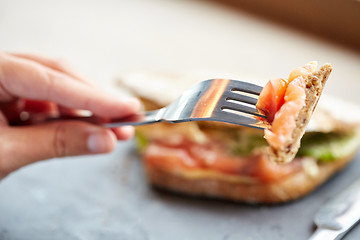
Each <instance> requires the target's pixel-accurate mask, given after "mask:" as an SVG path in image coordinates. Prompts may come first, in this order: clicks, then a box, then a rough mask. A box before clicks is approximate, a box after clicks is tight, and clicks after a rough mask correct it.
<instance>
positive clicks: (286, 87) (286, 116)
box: [256, 62, 317, 149]
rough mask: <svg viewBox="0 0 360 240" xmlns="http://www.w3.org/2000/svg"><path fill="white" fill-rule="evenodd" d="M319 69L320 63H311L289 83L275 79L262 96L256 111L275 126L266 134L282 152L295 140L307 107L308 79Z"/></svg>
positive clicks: (289, 80) (265, 88) (289, 79)
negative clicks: (297, 121) (297, 123)
mask: <svg viewBox="0 0 360 240" xmlns="http://www.w3.org/2000/svg"><path fill="white" fill-rule="evenodd" d="M316 66H317V63H316V62H310V63H308V64H306V65H305V66H303V67H299V68H296V69H294V70H293V71H292V72H291V73H290V75H289V78H288V79H282V78H276V79H272V80H270V81H269V82H268V83H267V84H266V85H265V87H264V89H263V90H262V92H261V93H260V96H259V99H258V103H257V105H256V107H257V108H258V110H259V111H260V113H262V114H264V115H265V116H266V117H267V119H266V121H267V122H269V123H270V124H271V128H270V129H267V130H265V138H266V140H267V141H268V143H269V145H270V146H272V147H274V148H277V149H279V148H282V147H284V145H285V144H286V142H287V141H288V140H289V139H290V138H291V134H292V132H293V130H294V128H295V127H296V122H295V121H296V118H297V116H298V114H299V112H300V110H301V108H302V107H304V105H305V97H306V94H305V87H306V78H307V76H308V75H309V74H311V73H312V72H314V71H315V68H316Z"/></svg>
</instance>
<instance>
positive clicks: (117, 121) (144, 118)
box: [10, 109, 164, 128]
mask: <svg viewBox="0 0 360 240" xmlns="http://www.w3.org/2000/svg"><path fill="white" fill-rule="evenodd" d="M163 111H164V110H163V109H159V110H155V111H148V112H143V113H138V114H134V115H131V116H127V117H124V118H114V119H111V118H103V117H98V116H72V115H65V116H43V115H42V116H40V117H38V118H35V120H32V119H31V118H30V119H26V120H21V119H17V120H16V121H13V122H11V123H10V125H12V126H24V125H32V124H40V123H44V122H53V121H58V120H73V121H83V122H88V123H93V124H97V125H102V126H104V127H108V128H115V127H121V126H127V125H130V126H139V125H145V124H151V123H156V122H161V121H163V120H162V118H161V116H162V112H163Z"/></svg>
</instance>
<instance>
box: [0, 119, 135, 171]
mask: <svg viewBox="0 0 360 240" xmlns="http://www.w3.org/2000/svg"><path fill="white" fill-rule="evenodd" d="M0 131H1V135H0V143H1V144H0V177H1V175H3V177H4V176H5V175H7V174H8V173H10V172H12V171H14V170H16V169H18V168H20V167H22V166H24V165H27V164H30V163H33V162H36V161H39V160H44V159H48V158H54V157H64V156H76V155H83V154H97V153H107V152H110V151H112V150H113V149H114V147H115V145H116V136H115V134H114V133H113V132H112V131H111V130H109V129H105V128H102V127H99V126H96V125H92V124H88V123H83V122H76V121H64V122H56V123H51V124H44V125H36V126H28V127H19V128H9V127H3V128H2V129H0ZM126 131H127V130H125V132H123V133H122V135H121V136H120V137H122V138H123V139H126V138H128V137H130V135H129V134H128V133H126Z"/></svg>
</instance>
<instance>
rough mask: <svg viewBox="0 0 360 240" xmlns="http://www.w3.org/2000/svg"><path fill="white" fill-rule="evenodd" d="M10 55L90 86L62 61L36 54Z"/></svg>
mask: <svg viewBox="0 0 360 240" xmlns="http://www.w3.org/2000/svg"><path fill="white" fill-rule="evenodd" d="M10 55H12V56H15V57H18V58H24V59H28V60H32V61H35V62H37V63H40V64H42V65H44V66H46V67H48V68H51V69H53V70H55V71H58V72H62V73H65V74H67V75H69V76H70V77H73V78H74V79H78V80H80V81H83V82H84V83H86V84H90V83H89V82H87V81H86V80H85V78H84V77H81V76H80V75H79V74H78V73H77V72H76V71H75V70H74V69H73V67H72V66H71V65H70V64H68V63H67V62H65V61H64V60H59V59H57V60H56V59H53V58H49V57H45V56H40V55H36V54H26V53H10Z"/></svg>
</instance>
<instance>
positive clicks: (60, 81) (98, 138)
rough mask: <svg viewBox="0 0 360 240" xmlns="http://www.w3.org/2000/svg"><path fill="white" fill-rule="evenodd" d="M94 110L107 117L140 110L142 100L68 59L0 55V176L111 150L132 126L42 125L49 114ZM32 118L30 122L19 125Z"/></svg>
mask: <svg viewBox="0 0 360 240" xmlns="http://www.w3.org/2000/svg"><path fill="white" fill-rule="evenodd" d="M78 110H89V111H91V112H92V113H93V114H94V115H96V116H99V117H104V118H121V117H124V116H127V115H131V114H134V113H136V112H137V111H138V110H139V102H138V100H137V99H134V98H118V97H116V96H111V95H109V94H107V93H104V92H102V91H101V90H99V88H97V87H95V86H93V85H91V84H90V83H88V82H86V81H85V80H83V78H81V77H79V76H78V75H77V74H75V73H74V72H73V71H72V70H71V68H70V67H69V66H67V65H66V64H64V63H63V62H60V61H56V60H53V59H48V58H45V57H40V56H35V55H28V54H8V53H0V179H1V178H3V177H5V176H6V175H8V174H9V173H11V172H12V171H14V170H16V169H18V168H20V167H22V166H24V165H27V164H30V163H33V162H36V161H39V160H44V159H49V158H54V157H64V156H75V155H82V154H94V153H106V152H110V151H112V150H113V149H114V147H115V144H116V140H117V139H119V140H125V139H128V138H130V137H131V136H132V134H133V128H132V127H121V128H116V129H111V130H110V129H106V128H103V127H101V126H98V125H93V124H89V123H85V122H80V121H55V122H51V123H41V121H42V120H43V119H45V118H47V117H49V116H56V117H59V116H61V115H62V114H66V115H69V114H77V113H78ZM19 122H23V123H24V122H26V123H28V125H26V126H17V127H16V126H13V125H16V124H18V123H19Z"/></svg>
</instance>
